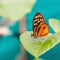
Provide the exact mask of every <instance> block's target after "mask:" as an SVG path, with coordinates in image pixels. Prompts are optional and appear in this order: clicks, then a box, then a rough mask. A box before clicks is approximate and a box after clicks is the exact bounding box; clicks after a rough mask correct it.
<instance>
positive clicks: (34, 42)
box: [20, 31, 60, 58]
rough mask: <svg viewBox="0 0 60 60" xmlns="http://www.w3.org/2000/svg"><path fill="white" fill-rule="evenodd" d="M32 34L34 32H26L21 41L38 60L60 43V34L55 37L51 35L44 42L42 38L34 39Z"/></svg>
mask: <svg viewBox="0 0 60 60" xmlns="http://www.w3.org/2000/svg"><path fill="white" fill-rule="evenodd" d="M31 34H32V32H28V31H26V32H25V33H23V34H22V35H21V36H20V41H21V43H22V45H23V46H24V48H25V49H26V50H27V51H28V52H29V53H30V54H31V55H33V56H34V57H35V58H38V57H39V56H41V55H42V54H44V53H45V52H47V51H48V50H49V49H51V48H53V47H54V46H55V45H56V44H57V43H59V38H60V37H59V36H60V32H59V33H56V34H54V35H52V34H50V33H49V34H48V36H47V37H45V39H44V40H41V38H34V37H32V36H31Z"/></svg>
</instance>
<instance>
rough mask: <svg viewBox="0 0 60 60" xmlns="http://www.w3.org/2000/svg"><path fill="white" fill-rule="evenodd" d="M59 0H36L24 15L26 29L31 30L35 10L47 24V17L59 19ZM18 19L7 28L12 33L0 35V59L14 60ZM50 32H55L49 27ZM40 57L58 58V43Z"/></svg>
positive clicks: (59, 53)
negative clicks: (30, 9) (29, 10)
mask: <svg viewBox="0 0 60 60" xmlns="http://www.w3.org/2000/svg"><path fill="white" fill-rule="evenodd" d="M59 6H60V0H37V1H36V4H35V5H34V7H33V8H32V11H31V12H30V13H28V14H27V15H26V29H27V31H31V30H32V21H33V17H34V15H35V13H36V12H40V13H41V14H42V15H43V16H44V19H45V21H46V23H47V24H48V25H49V21H48V19H49V18H56V19H59V20H60V7H59ZM1 20H2V17H0V21H1ZM19 25H20V23H19V21H17V22H15V24H12V25H10V26H9V27H8V28H9V29H10V31H11V32H12V33H13V34H12V35H6V36H0V60H15V57H16V56H17V55H18V53H20V52H21V50H20V46H21V45H20V40H19V35H18V33H19ZM49 28H50V32H51V33H55V32H54V31H53V29H52V28H51V27H50V25H49ZM26 55H27V57H28V60H32V59H33V56H31V55H30V54H29V53H28V52H26ZM40 58H42V59H43V60H60V44H58V45H57V46H55V47H54V48H53V49H51V50H49V51H48V52H46V53H45V54H43V55H42V56H41V57H40Z"/></svg>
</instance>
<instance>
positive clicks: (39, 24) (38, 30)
mask: <svg viewBox="0 0 60 60" xmlns="http://www.w3.org/2000/svg"><path fill="white" fill-rule="evenodd" d="M44 27H45V28H44ZM42 30H43V33H42ZM47 33H48V25H47V24H45V21H44V18H43V16H42V15H41V14H40V13H39V12H37V13H36V14H35V16H34V19H33V35H34V37H41V36H45V35H47Z"/></svg>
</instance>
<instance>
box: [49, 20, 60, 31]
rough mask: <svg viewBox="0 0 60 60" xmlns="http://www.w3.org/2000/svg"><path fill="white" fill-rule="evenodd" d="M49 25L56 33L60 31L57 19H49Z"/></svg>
mask: <svg viewBox="0 0 60 60" xmlns="http://www.w3.org/2000/svg"><path fill="white" fill-rule="evenodd" d="M49 23H50V26H51V27H52V28H53V30H54V31H55V32H59V31H60V21H58V20H57V19H49Z"/></svg>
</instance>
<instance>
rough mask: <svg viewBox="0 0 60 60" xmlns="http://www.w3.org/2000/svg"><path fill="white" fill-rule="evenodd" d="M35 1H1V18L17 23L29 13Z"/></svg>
mask: <svg viewBox="0 0 60 60" xmlns="http://www.w3.org/2000/svg"><path fill="white" fill-rule="evenodd" d="M34 3H35V0H24V1H23V0H1V1H0V16H3V17H5V18H7V19H9V20H12V21H15V20H18V19H20V18H22V17H23V16H24V15H26V14H27V13H29V12H30V11H31V9H32V7H33V5H34Z"/></svg>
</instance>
